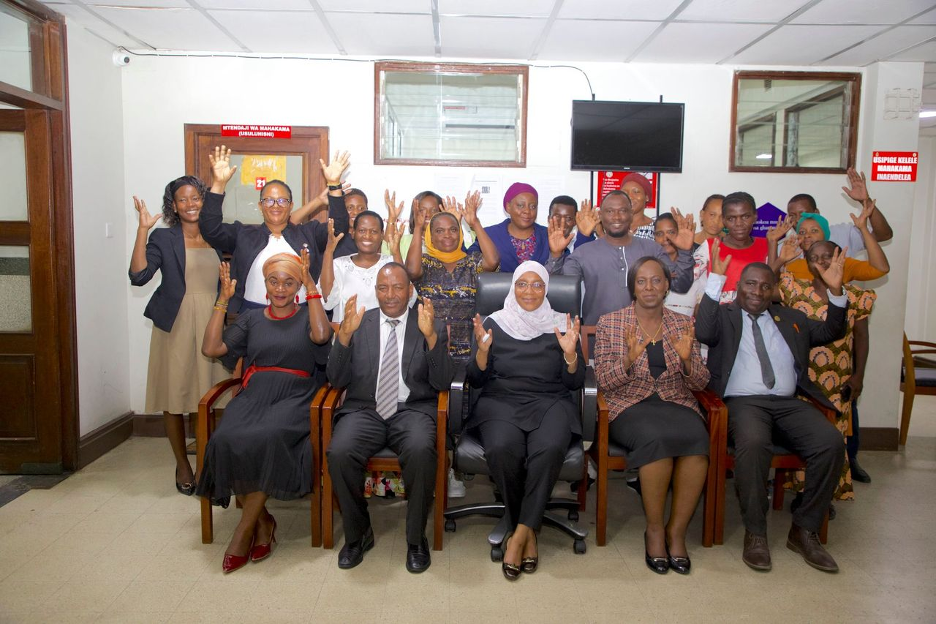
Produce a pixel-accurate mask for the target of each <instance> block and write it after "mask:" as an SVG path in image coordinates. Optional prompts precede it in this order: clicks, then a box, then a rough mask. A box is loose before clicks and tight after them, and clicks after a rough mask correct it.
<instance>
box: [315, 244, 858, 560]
mask: <svg viewBox="0 0 936 624" xmlns="http://www.w3.org/2000/svg"><path fill="white" fill-rule="evenodd" d="M375 288H376V289H377V301H378V303H379V304H380V307H379V308H377V309H374V310H368V311H367V312H365V311H364V308H363V307H361V308H358V307H357V296H352V297H351V298H350V299H349V300H348V303H347V305H346V306H345V312H344V320H342V322H341V327H340V328H339V329H338V335H337V338H336V340H335V343H334V345H333V346H332V351H331V354H330V355H329V358H328V367H327V369H326V372H327V374H328V381H329V382H330V383H331V384H332V385H333V386H336V387H339V388H347V395H346V397H345V401H344V404H343V405H342V407H341V409H340V410H338V413H337V414H336V415H335V423H334V433H333V434H332V439H331V445H330V446H329V447H328V450H327V451H326V453H327V455H328V471H329V474H330V475H331V478H332V481H333V482H334V487H335V493H336V495H337V496H338V502H339V503H340V504H341V518H342V522H343V523H344V532H345V545H344V547H343V548H342V549H341V552H340V553H339V554H338V567H339V568H342V569H347V568H353V567H354V566H356V565H358V564H359V563H361V561H363V560H364V553H365V552H366V551H367V550H370V549H371V548H373V546H374V532H373V530H372V529H371V526H370V516H369V515H368V513H367V501H366V500H365V498H364V468H365V466H366V464H367V460H368V459H369V458H370V457H371V456H373V455H374V454H376V453H378V452H379V451H380V450H381V449H383V448H384V447H389V448H390V449H391V450H392V451H393V452H394V453H396V454H397V455H399V457H400V464H401V465H402V467H403V481H404V482H405V483H406V494H407V500H408V508H407V510H406V541H407V543H408V549H407V554H406V569H407V570H409V571H410V572H414V573H417V572H423V571H425V570H426V569H427V568H428V567H429V565H430V563H431V560H430V557H429V542H428V541H427V540H426V520H427V519H428V517H429V509H430V506H431V505H432V498H433V491H434V489H435V482H436V460H437V457H436V420H435V419H436V405H437V401H438V392H439V391H440V390H447V389H448V387H449V384H450V383H451V381H452V377H453V375H454V368H453V364H452V358H451V356H450V355H449V352H448V334H447V332H446V331H445V326H444V325H443V324H442V323H440V322H437V321H436V320H435V313H434V311H433V308H432V303H431V302H430V301H429V300H428V299H423V303H420V304H419V305H418V309H417V306H414V307H413V308H408V307H407V303H408V302H409V299H410V296H411V295H412V293H413V286H412V284H410V281H409V277H408V276H407V274H406V269H404V268H403V267H402V266H401V265H399V264H397V263H395V262H390V263H388V264H386V265H385V266H384V267H383V268H381V269H380V272H379V273H378V274H377V283H376V286H375ZM839 439H841V436H840V437H839Z"/></svg>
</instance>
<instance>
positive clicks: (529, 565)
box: [520, 533, 539, 574]
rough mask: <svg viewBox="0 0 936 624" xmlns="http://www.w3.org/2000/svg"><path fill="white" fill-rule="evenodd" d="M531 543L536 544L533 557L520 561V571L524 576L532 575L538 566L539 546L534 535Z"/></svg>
mask: <svg viewBox="0 0 936 624" xmlns="http://www.w3.org/2000/svg"><path fill="white" fill-rule="evenodd" d="M533 543H535V544H537V548H536V556H535V557H524V558H523V559H521V560H520V570H521V571H522V572H523V573H525V574H533V573H534V572H536V568H537V567H538V566H539V544H538V543H537V539H536V533H534V534H533Z"/></svg>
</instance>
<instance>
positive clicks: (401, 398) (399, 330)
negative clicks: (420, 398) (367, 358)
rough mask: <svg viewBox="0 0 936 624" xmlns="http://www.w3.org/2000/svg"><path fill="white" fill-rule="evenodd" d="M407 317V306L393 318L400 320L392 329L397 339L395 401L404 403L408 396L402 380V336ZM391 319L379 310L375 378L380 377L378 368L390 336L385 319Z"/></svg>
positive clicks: (407, 388) (406, 387) (407, 390)
mask: <svg viewBox="0 0 936 624" xmlns="http://www.w3.org/2000/svg"><path fill="white" fill-rule="evenodd" d="M407 318H409V308H407V309H406V312H404V313H403V314H402V315H401V316H399V317H397V318H396V319H395V320H398V321H400V322H399V323H398V324H397V326H396V327H395V328H394V330H393V331H395V332H396V340H397V370H398V371H399V375H398V376H397V378H398V379H399V382H400V389H399V390H398V392H397V403H405V402H406V399H408V398H409V387H408V386H407V385H406V382H405V381H403V336H404V335H405V334H406V319H407ZM388 320H391V319H390V317H389V316H387V315H386V314H384V313H383V310H381V311H380V357H379V358H378V360H377V361H378V362H379V363H380V364H379V365H378V366H377V379H380V369H381V368H382V367H383V354H384V350H385V349H386V348H387V338H389V337H390V323H388V322H387V321H388Z"/></svg>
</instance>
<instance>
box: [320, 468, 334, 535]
mask: <svg viewBox="0 0 936 624" xmlns="http://www.w3.org/2000/svg"><path fill="white" fill-rule="evenodd" d="M334 513H335V506H334V494H333V492H332V482H331V476H330V475H329V474H328V466H325V467H324V468H323V469H322V548H328V549H331V548H334V547H335V527H334Z"/></svg>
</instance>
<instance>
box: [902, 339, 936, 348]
mask: <svg viewBox="0 0 936 624" xmlns="http://www.w3.org/2000/svg"><path fill="white" fill-rule="evenodd" d="M907 342H909V343H910V346H911V347H927V348H929V349H936V342H926V341H925V340H908V341H907Z"/></svg>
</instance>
